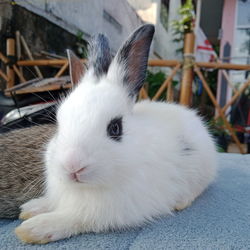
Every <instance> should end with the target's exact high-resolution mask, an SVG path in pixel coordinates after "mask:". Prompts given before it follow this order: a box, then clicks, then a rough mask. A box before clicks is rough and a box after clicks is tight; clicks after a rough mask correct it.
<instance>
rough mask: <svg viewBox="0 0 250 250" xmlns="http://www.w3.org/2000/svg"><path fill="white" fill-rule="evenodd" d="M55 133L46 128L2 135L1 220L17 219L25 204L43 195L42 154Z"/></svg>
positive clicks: (33, 128) (52, 128)
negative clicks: (21, 207)
mask: <svg viewBox="0 0 250 250" xmlns="http://www.w3.org/2000/svg"><path fill="white" fill-rule="evenodd" d="M53 132H54V126H53V125H43V126H33V127H30V128H24V129H18V130H13V131H11V132H8V133H4V134H1V135H0V218H16V217H18V215H19V213H20V209H19V207H20V206H21V205H22V204H23V203H25V202H27V201H28V200H30V199H32V198H36V197H38V196H40V195H41V194H42V193H43V188H44V185H43V184H44V179H45V175H44V164H43V152H44V150H45V143H46V141H47V140H48V138H50V137H51V136H52V134H53Z"/></svg>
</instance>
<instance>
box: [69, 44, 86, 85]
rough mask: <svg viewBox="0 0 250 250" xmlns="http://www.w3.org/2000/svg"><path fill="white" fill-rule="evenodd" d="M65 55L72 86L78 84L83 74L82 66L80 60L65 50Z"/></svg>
mask: <svg viewBox="0 0 250 250" xmlns="http://www.w3.org/2000/svg"><path fill="white" fill-rule="evenodd" d="M67 55H68V60H69V71H70V78H71V83H72V84H77V83H79V82H80V80H81V78H82V76H83V73H84V64H83V63H82V62H81V60H80V59H79V58H78V57H77V56H76V55H75V54H74V53H73V52H72V51H71V50H69V49H67Z"/></svg>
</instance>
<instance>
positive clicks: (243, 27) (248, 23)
mask: <svg viewBox="0 0 250 250" xmlns="http://www.w3.org/2000/svg"><path fill="white" fill-rule="evenodd" d="M236 10H237V13H236V27H235V32H234V58H233V61H232V62H233V63H239V64H250V11H249V10H250V0H238V1H237V8H236ZM248 75H249V72H243V71H238V72H237V71H234V72H233V79H234V81H235V82H236V83H240V82H244V81H245V79H246V78H248Z"/></svg>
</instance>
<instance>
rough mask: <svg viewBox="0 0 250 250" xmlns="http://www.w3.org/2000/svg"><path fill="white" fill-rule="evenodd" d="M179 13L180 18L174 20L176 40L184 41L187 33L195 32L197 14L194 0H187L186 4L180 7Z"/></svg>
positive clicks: (173, 26) (173, 27)
mask: <svg viewBox="0 0 250 250" xmlns="http://www.w3.org/2000/svg"><path fill="white" fill-rule="evenodd" d="M178 13H179V15H180V18H179V19H178V20H174V21H173V22H172V29H173V32H174V35H175V39H174V41H175V42H180V41H183V39H184V35H185V34H186V33H190V32H193V29H194V19H195V14H194V5H193V3H192V0H186V2H185V4H183V5H182V6H181V7H180V8H179V10H178Z"/></svg>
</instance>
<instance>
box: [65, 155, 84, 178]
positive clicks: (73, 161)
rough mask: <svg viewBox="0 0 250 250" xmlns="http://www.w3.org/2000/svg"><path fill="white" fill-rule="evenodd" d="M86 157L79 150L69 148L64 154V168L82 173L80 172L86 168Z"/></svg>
mask: <svg viewBox="0 0 250 250" xmlns="http://www.w3.org/2000/svg"><path fill="white" fill-rule="evenodd" d="M85 162H86V157H84V156H83V154H82V153H80V152H78V151H77V150H69V151H68V152H65V154H64V162H63V165H64V168H65V169H66V170H67V172H69V173H73V174H74V173H75V174H80V172H81V171H82V170H83V169H84V168H85V166H86V164H85Z"/></svg>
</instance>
